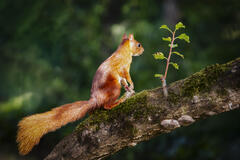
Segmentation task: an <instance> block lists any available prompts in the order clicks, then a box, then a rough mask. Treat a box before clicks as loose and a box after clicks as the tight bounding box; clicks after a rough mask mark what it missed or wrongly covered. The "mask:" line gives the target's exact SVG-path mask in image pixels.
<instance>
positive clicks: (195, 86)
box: [45, 58, 240, 160]
mask: <svg viewBox="0 0 240 160" xmlns="http://www.w3.org/2000/svg"><path fill="white" fill-rule="evenodd" d="M168 89H169V90H168V92H169V96H168V97H167V98H166V97H165V96H163V94H162V93H163V92H162V88H156V89H153V90H145V91H142V92H140V93H138V94H136V95H135V96H133V97H131V98H130V99H128V100H127V101H126V102H124V103H122V104H120V105H119V106H118V107H116V108H114V109H112V110H103V109H99V110H96V111H95V112H94V113H93V114H91V115H90V116H89V117H88V118H87V119H86V120H84V121H83V122H81V123H80V124H79V126H78V127H77V129H76V130H75V131H74V132H73V133H72V134H71V135H69V136H67V137H65V138H64V139H63V140H62V141H61V142H60V143H59V144H58V145H56V146H55V148H54V149H53V151H52V152H51V153H50V154H49V155H48V156H47V157H46V158H45V160H58V159H62V160H69V159H72V160H77V159H81V160H92V159H102V158H104V157H107V156H109V155H111V154H113V153H115V152H117V151H119V150H121V149H122V148H124V147H126V146H135V145H136V144H137V143H139V142H141V141H145V140H149V139H151V138H152V137H154V136H156V135H159V134H161V133H167V132H171V131H172V130H174V129H175V128H178V127H182V126H186V125H190V124H192V123H193V122H195V121H197V120H200V119H203V118H206V117H209V116H213V115H217V114H220V113H222V112H225V111H230V110H233V109H237V108H239V106H240V98H239V97H240V58H238V59H236V60H234V61H231V62H229V63H227V64H222V65H219V64H216V65H212V66H209V67H206V68H205V69H203V70H201V71H200V72H197V73H195V74H193V75H191V76H190V77H188V78H186V79H183V80H180V81H177V82H174V83H172V84H171V85H170V86H169V88H168Z"/></svg>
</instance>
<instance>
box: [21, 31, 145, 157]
mask: <svg viewBox="0 0 240 160" xmlns="http://www.w3.org/2000/svg"><path fill="white" fill-rule="evenodd" d="M143 51H144V49H143V47H142V45H141V44H140V43H139V42H138V41H136V40H135V39H134V36H133V34H130V35H129V37H127V36H126V34H124V35H123V37H122V42H121V44H120V45H119V47H118V49H117V50H116V51H115V52H114V53H113V54H112V55H111V56H110V57H109V58H108V59H106V60H105V61H104V62H103V63H102V64H101V65H100V66H99V68H98V69H97V71H96V73H95V76H94V78H93V82H92V89H91V96H90V99H89V100H88V101H77V102H74V103H70V104H65V105H62V106H60V107H56V108H53V109H52V110H50V111H48V112H45V113H40V114H34V115H31V116H28V117H25V118H23V119H22V120H21V121H20V122H19V123H18V133H17V142H18V149H19V153H20V154H21V155H26V154H28V153H29V152H30V151H31V150H32V148H33V147H34V146H35V145H37V144H38V143H39V141H40V139H41V137H42V136H43V135H45V134H47V133H48V132H53V131H55V130H56V129H58V128H60V127H62V126H64V125H66V124H67V123H69V122H74V121H76V120H78V119H81V118H83V117H84V116H85V114H86V113H87V112H89V111H91V110H93V109H95V108H99V107H104V108H105V109H112V108H113V107H115V106H117V105H118V104H119V103H122V102H123V101H125V100H126V98H128V97H130V96H131V95H133V94H134V90H133V89H134V85H133V82H132V80H131V76H130V74H129V70H130V65H131V63H132V56H139V55H141V54H142V53H143ZM127 82H128V83H129V84H130V86H128V83H127ZM121 86H123V87H124V89H125V90H126V93H127V94H126V95H127V96H126V98H120V99H118V97H119V96H120V91H121Z"/></svg>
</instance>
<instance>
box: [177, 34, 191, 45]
mask: <svg viewBox="0 0 240 160" xmlns="http://www.w3.org/2000/svg"><path fill="white" fill-rule="evenodd" d="M177 38H178V39H182V40H184V41H186V42H187V43H190V40H189V36H188V35H186V34H185V33H182V34H180V35H179V36H178V37H176V39H177Z"/></svg>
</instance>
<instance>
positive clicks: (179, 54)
mask: <svg viewBox="0 0 240 160" xmlns="http://www.w3.org/2000/svg"><path fill="white" fill-rule="evenodd" d="M172 53H173V54H176V55H178V56H180V57H182V59H184V55H182V54H181V53H179V52H176V51H175V52H172Z"/></svg>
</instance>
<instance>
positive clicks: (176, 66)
mask: <svg viewBox="0 0 240 160" xmlns="http://www.w3.org/2000/svg"><path fill="white" fill-rule="evenodd" d="M170 64H171V65H172V66H173V67H174V68H175V69H179V66H178V64H177V63H173V62H170Z"/></svg>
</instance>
